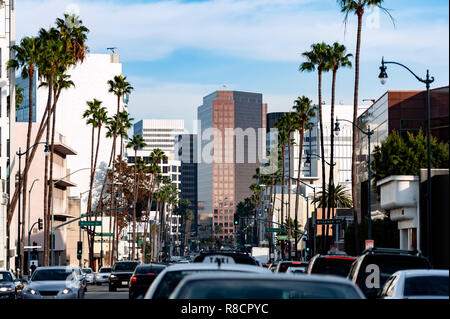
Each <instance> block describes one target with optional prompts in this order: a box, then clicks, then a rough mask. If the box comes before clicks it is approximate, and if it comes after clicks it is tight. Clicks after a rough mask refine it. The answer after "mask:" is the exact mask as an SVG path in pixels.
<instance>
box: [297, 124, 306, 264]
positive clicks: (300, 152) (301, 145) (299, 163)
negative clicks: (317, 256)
mask: <svg viewBox="0 0 450 319" xmlns="http://www.w3.org/2000/svg"><path fill="white" fill-rule="evenodd" d="M304 129H305V125H304V122H303V121H302V128H301V129H300V145H299V150H298V152H299V153H298V154H299V155H298V157H299V158H298V171H297V188H296V190H295V227H297V225H298V203H299V199H300V178H301V175H302V174H301V172H302V171H301V168H302V155H303V139H304V134H305V132H304ZM297 238H298V235H297V232H296V233H295V243H296V245H295V256H297Z"/></svg>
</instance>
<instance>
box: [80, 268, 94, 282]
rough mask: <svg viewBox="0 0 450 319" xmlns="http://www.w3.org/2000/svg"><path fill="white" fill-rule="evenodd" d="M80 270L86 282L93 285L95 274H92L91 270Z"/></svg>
mask: <svg viewBox="0 0 450 319" xmlns="http://www.w3.org/2000/svg"><path fill="white" fill-rule="evenodd" d="M81 270H82V271H83V274H84V276H85V277H86V282H87V283H88V284H91V285H93V284H95V275H96V274H97V273H95V272H93V271H92V268H82V269H81Z"/></svg>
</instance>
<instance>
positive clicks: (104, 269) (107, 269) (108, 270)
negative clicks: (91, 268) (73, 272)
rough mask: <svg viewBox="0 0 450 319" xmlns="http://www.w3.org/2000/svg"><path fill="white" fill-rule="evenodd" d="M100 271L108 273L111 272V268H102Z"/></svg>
mask: <svg viewBox="0 0 450 319" xmlns="http://www.w3.org/2000/svg"><path fill="white" fill-rule="evenodd" d="M99 272H100V273H106V272H111V268H101V269H100V271H99Z"/></svg>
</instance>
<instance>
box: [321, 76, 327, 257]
mask: <svg viewBox="0 0 450 319" xmlns="http://www.w3.org/2000/svg"><path fill="white" fill-rule="evenodd" d="M319 131H320V151H321V156H322V190H323V192H324V193H325V187H326V186H325V146H324V145H323V121H322V71H321V70H319ZM325 207H326V198H325V196H323V198H322V218H324V217H325ZM324 226H325V225H322V238H326V235H327V234H325V227H324ZM322 243H323V250H325V249H326V247H325V245H326V241H325V239H324V240H323V241H322Z"/></svg>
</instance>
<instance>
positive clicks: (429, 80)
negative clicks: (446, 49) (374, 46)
mask: <svg viewBox="0 0 450 319" xmlns="http://www.w3.org/2000/svg"><path fill="white" fill-rule="evenodd" d="M386 64H396V65H399V66H401V67H403V68H405V69H406V70H408V71H409V72H410V73H411V74H412V75H413V76H414V77H415V78H416V79H417V80H418V81H419V82H422V83H425V87H426V92H427V93H426V103H427V156H428V158H427V196H426V199H427V213H428V214H427V217H428V221H427V224H428V227H427V229H428V231H427V233H428V234H427V235H428V240H427V244H428V245H427V248H428V256H429V258H430V259H431V251H432V245H431V219H432V216H431V202H432V197H431V194H432V191H431V109H430V107H431V106H430V84H431V83H433V82H434V77H433V76H430V72H429V70H427V75H426V77H425V79H422V78H420V77H418V76H417V75H416V74H415V73H414V72H413V71H411V70H410V69H409V68H408V67H406V66H405V65H403V64H401V63H398V62H394V61H384V57H383V58H382V59H381V66H380V75H379V76H378V78H379V79H380V82H381V84H383V85H384V84H386V82H387V79H388V75H387V73H386V70H387V67H386Z"/></svg>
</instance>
